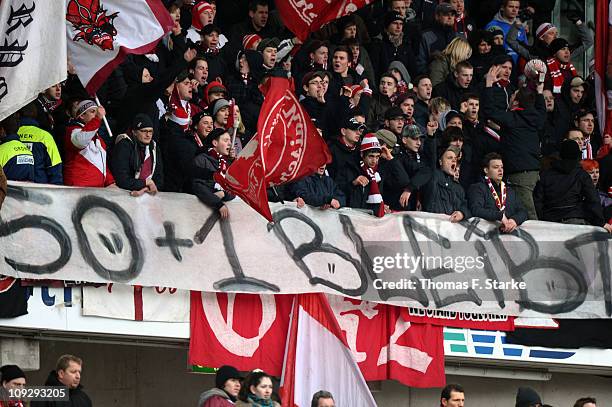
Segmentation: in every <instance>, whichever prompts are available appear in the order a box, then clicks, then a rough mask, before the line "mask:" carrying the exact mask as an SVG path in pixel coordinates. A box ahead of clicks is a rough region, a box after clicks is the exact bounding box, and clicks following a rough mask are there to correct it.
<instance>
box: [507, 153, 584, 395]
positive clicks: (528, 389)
mask: <svg viewBox="0 0 612 407" xmlns="http://www.w3.org/2000/svg"><path fill="white" fill-rule="evenodd" d="M574 144H576V143H574ZM535 404H542V399H541V398H540V395H539V394H538V393H537V392H536V391H535V390H534V389H532V388H531V387H519V389H518V392H517V393H516V407H530V406H533V405H535Z"/></svg>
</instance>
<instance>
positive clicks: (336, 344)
mask: <svg viewBox="0 0 612 407" xmlns="http://www.w3.org/2000/svg"><path fill="white" fill-rule="evenodd" d="M319 390H326V391H329V392H331V393H332V394H333V396H334V401H335V403H336V405H338V406H354V407H371V406H376V402H375V401H374V398H373V397H372V393H370V389H368V385H367V383H366V381H365V379H364V378H363V375H362V374H361V371H360V370H359V367H358V366H357V363H356V362H355V360H353V357H352V355H351V351H350V349H349V347H348V345H347V343H346V341H345V340H344V336H343V334H342V330H341V329H340V326H339V325H338V322H337V321H336V318H335V316H334V313H333V311H332V310H331V308H330V306H329V304H328V303H327V298H326V297H325V295H324V294H321V293H318V294H298V295H296V297H295V300H294V303H293V309H292V312H291V323H290V327H289V334H288V339H287V348H286V353H285V363H284V367H283V376H282V380H281V388H280V395H281V399H282V401H283V403H282V405H283V407H307V406H309V405H310V401H311V399H312V395H313V394H314V393H316V392H317V391H319Z"/></svg>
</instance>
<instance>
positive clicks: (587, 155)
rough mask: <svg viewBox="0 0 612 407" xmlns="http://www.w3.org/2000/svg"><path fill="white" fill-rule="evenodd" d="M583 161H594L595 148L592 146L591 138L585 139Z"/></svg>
mask: <svg viewBox="0 0 612 407" xmlns="http://www.w3.org/2000/svg"><path fill="white" fill-rule="evenodd" d="M582 159H583V160H592V159H593V146H592V145H591V136H589V137H585V138H584V150H582Z"/></svg>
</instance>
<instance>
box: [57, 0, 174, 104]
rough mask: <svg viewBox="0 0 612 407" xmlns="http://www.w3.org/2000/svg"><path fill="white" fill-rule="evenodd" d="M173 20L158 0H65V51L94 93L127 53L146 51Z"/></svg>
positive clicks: (155, 42) (91, 92)
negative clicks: (66, 50) (66, 47)
mask: <svg viewBox="0 0 612 407" xmlns="http://www.w3.org/2000/svg"><path fill="white" fill-rule="evenodd" d="M173 24H174V23H173V20H172V18H171V17H170V14H169V13H168V11H167V10H166V9H165V7H164V6H163V4H162V3H161V1H160V0H130V1H125V0H68V4H67V6H66V36H67V37H68V55H69V57H70V60H71V62H72V64H73V65H74V67H75V69H76V71H77V74H78V76H79V78H80V79H81V82H82V83H83V85H84V86H85V89H87V91H88V92H89V93H90V94H94V93H95V92H96V90H97V89H98V88H99V87H100V85H102V83H103V82H104V80H105V79H106V78H107V77H108V76H109V75H110V73H111V72H112V71H113V70H114V69H115V68H116V67H117V66H118V65H119V64H120V63H121V62H123V60H124V59H125V57H126V56H127V55H128V54H146V53H149V52H151V51H153V50H154V49H155V47H156V46H157V42H158V41H159V40H160V39H161V38H162V37H163V36H164V34H166V33H167V32H169V31H170V29H171V28H172V26H173Z"/></svg>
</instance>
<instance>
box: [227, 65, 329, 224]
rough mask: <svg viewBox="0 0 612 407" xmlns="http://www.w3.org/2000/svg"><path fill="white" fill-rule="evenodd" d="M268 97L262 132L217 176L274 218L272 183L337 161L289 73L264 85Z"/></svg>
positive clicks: (260, 126)
mask: <svg viewBox="0 0 612 407" xmlns="http://www.w3.org/2000/svg"><path fill="white" fill-rule="evenodd" d="M262 91H263V92H264V94H265V101H264V103H263V105H262V107H261V110H260V114H259V120H258V121H257V134H256V135H255V136H254V137H253V138H252V139H251V141H249V143H248V144H247V145H246V146H245V147H244V149H243V150H242V151H241V152H240V154H239V155H238V157H237V158H236V160H235V161H234V162H233V163H232V164H231V165H230V166H229V168H228V170H227V173H226V174H225V177H223V176H221V175H220V174H219V173H217V174H215V181H217V182H218V183H219V184H220V185H222V186H223V188H224V189H226V190H229V191H232V192H233V193H235V194H236V195H238V196H240V197H241V198H242V199H243V200H244V201H245V202H247V203H248V204H249V205H250V206H251V207H252V208H253V209H255V210H256V211H257V212H259V213H260V214H261V215H262V216H263V217H265V218H266V219H268V220H269V221H270V222H272V213H271V212H270V207H269V205H268V196H267V191H266V190H267V188H268V187H272V186H275V185H282V184H286V183H289V182H292V181H297V180H298V179H300V178H303V177H305V176H308V175H311V174H313V173H314V172H315V171H316V170H317V168H319V167H321V166H322V165H324V164H326V163H328V162H330V161H331V154H330V152H329V149H328V148H327V144H325V141H323V138H322V137H321V135H320V134H319V132H318V131H317V128H316V127H315V126H314V124H313V123H312V121H311V119H310V117H309V116H308V113H307V112H306V111H305V110H304V108H303V107H302V105H300V103H299V102H298V100H297V98H296V96H295V93H294V92H293V89H292V87H291V83H290V82H289V79H287V78H281V77H271V78H269V79H268V80H267V82H265V84H264V85H263V88H262Z"/></svg>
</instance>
